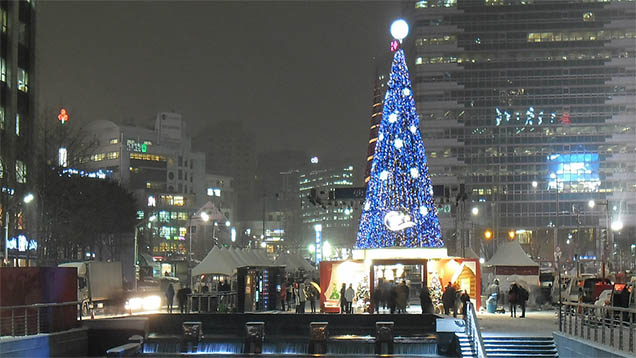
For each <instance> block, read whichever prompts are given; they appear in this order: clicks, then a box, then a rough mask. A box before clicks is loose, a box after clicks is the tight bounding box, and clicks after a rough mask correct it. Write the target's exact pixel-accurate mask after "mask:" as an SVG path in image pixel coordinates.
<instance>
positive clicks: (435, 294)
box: [429, 273, 442, 307]
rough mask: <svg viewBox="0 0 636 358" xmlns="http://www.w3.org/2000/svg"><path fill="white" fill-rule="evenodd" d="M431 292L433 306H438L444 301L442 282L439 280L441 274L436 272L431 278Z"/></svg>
mask: <svg viewBox="0 0 636 358" xmlns="http://www.w3.org/2000/svg"><path fill="white" fill-rule="evenodd" d="M429 292H430V294H431V301H433V306H434V307H437V306H438V305H439V304H440V303H441V302H442V283H441V282H440V280H439V276H438V275H437V274H436V273H434V274H433V277H432V278H431V289H430V290H429Z"/></svg>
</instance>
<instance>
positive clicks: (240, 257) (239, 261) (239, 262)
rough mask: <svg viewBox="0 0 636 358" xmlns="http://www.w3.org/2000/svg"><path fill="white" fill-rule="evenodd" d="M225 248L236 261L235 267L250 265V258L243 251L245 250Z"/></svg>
mask: <svg viewBox="0 0 636 358" xmlns="http://www.w3.org/2000/svg"><path fill="white" fill-rule="evenodd" d="M224 250H225V252H226V254H227V255H228V256H229V257H231V258H232V260H233V261H234V264H235V266H234V267H240V266H248V265H250V263H249V260H248V259H247V257H246V256H245V254H244V253H243V250H240V249H235V248H230V249H224Z"/></svg>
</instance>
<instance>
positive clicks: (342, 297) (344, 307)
mask: <svg viewBox="0 0 636 358" xmlns="http://www.w3.org/2000/svg"><path fill="white" fill-rule="evenodd" d="M345 293H347V284H346V283H343V284H342V287H341V288H340V313H347V299H346V298H345Z"/></svg>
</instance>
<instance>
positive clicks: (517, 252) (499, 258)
mask: <svg viewBox="0 0 636 358" xmlns="http://www.w3.org/2000/svg"><path fill="white" fill-rule="evenodd" d="M484 265H485V266H539V264H538V263H536V262H534V261H532V259H531V258H530V257H528V255H527V254H526V252H525V251H523V248H522V247H521V245H519V242H518V241H517V240H512V241H507V242H505V243H503V244H500V245H499V247H498V248H497V252H495V255H494V256H493V257H492V258H491V259H490V260H488V261H487V262H486V263H485V264H484Z"/></svg>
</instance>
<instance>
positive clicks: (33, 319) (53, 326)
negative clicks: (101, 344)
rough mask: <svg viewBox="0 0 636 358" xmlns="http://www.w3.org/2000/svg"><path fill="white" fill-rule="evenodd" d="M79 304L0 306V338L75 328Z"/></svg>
mask: <svg viewBox="0 0 636 358" xmlns="http://www.w3.org/2000/svg"><path fill="white" fill-rule="evenodd" d="M79 303H80V302H77V301H74V302H62V303H35V304H31V305H23V306H0V336H27V335H33V334H40V333H51V332H58V331H62V330H67V329H70V328H73V327H76V326H77V324H78V323H77V319H78V318H79V316H78V314H79V313H78V312H79V309H78V304H79Z"/></svg>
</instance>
